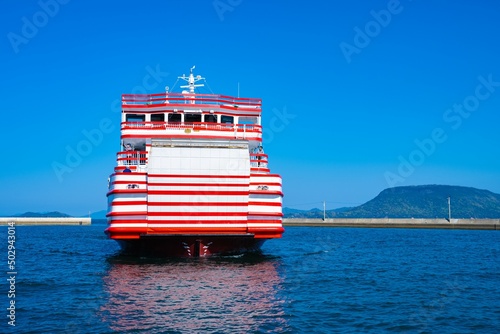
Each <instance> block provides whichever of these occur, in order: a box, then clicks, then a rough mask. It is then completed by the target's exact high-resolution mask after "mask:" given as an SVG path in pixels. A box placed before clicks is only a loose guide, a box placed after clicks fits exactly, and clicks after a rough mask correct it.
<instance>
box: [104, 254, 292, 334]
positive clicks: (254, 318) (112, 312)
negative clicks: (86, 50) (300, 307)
mask: <svg viewBox="0 0 500 334" xmlns="http://www.w3.org/2000/svg"><path fill="white" fill-rule="evenodd" d="M109 262H110V268H109V271H108V272H107V275H105V276H104V278H103V280H104V289H105V291H106V292H107V294H108V298H107V299H108V300H107V302H106V303H105V305H104V306H103V307H102V308H101V310H100V313H101V317H102V318H103V320H104V321H105V322H106V323H108V325H109V327H110V329H112V330H114V331H119V332H123V331H129V330H136V331H145V332H166V331H170V332H179V333H180V332H182V333H185V332H199V331H201V330H204V331H209V332H217V333H225V332H227V333H248V332H283V331H286V330H287V329H288V326H287V324H286V321H285V313H284V310H283V302H284V301H283V300H282V297H280V295H281V294H280V293H279V291H280V289H281V286H282V279H281V278H280V276H279V275H278V270H279V266H280V259H276V258H269V257H265V256H263V255H252V256H243V257H238V258H234V257H233V258H209V259H186V260H169V261H165V260H157V261H155V260H151V259H150V260H144V259H139V258H125V257H119V256H118V257H112V258H110V259H109Z"/></svg>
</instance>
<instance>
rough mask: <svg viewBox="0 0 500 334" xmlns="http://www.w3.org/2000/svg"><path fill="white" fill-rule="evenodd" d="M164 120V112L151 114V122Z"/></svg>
mask: <svg viewBox="0 0 500 334" xmlns="http://www.w3.org/2000/svg"><path fill="white" fill-rule="evenodd" d="M164 121H165V115H164V114H152V115H151V122H164Z"/></svg>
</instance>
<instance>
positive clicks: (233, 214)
mask: <svg viewBox="0 0 500 334" xmlns="http://www.w3.org/2000/svg"><path fill="white" fill-rule="evenodd" d="M148 216H152V217H186V216H189V217H201V216H207V217H245V216H248V212H186V211H180V212H148ZM212 222H213V221H212ZM176 223H178V222H177V221H176Z"/></svg>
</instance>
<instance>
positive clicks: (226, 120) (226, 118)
mask: <svg viewBox="0 0 500 334" xmlns="http://www.w3.org/2000/svg"><path fill="white" fill-rule="evenodd" d="M220 122H221V123H222V124H233V122H234V117H233V116H226V115H222V116H221V117H220Z"/></svg>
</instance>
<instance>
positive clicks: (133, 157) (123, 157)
mask: <svg viewBox="0 0 500 334" xmlns="http://www.w3.org/2000/svg"><path fill="white" fill-rule="evenodd" d="M116 161H117V162H118V165H119V166H131V165H145V164H147V162H148V152H147V151H121V152H118V153H116Z"/></svg>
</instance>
